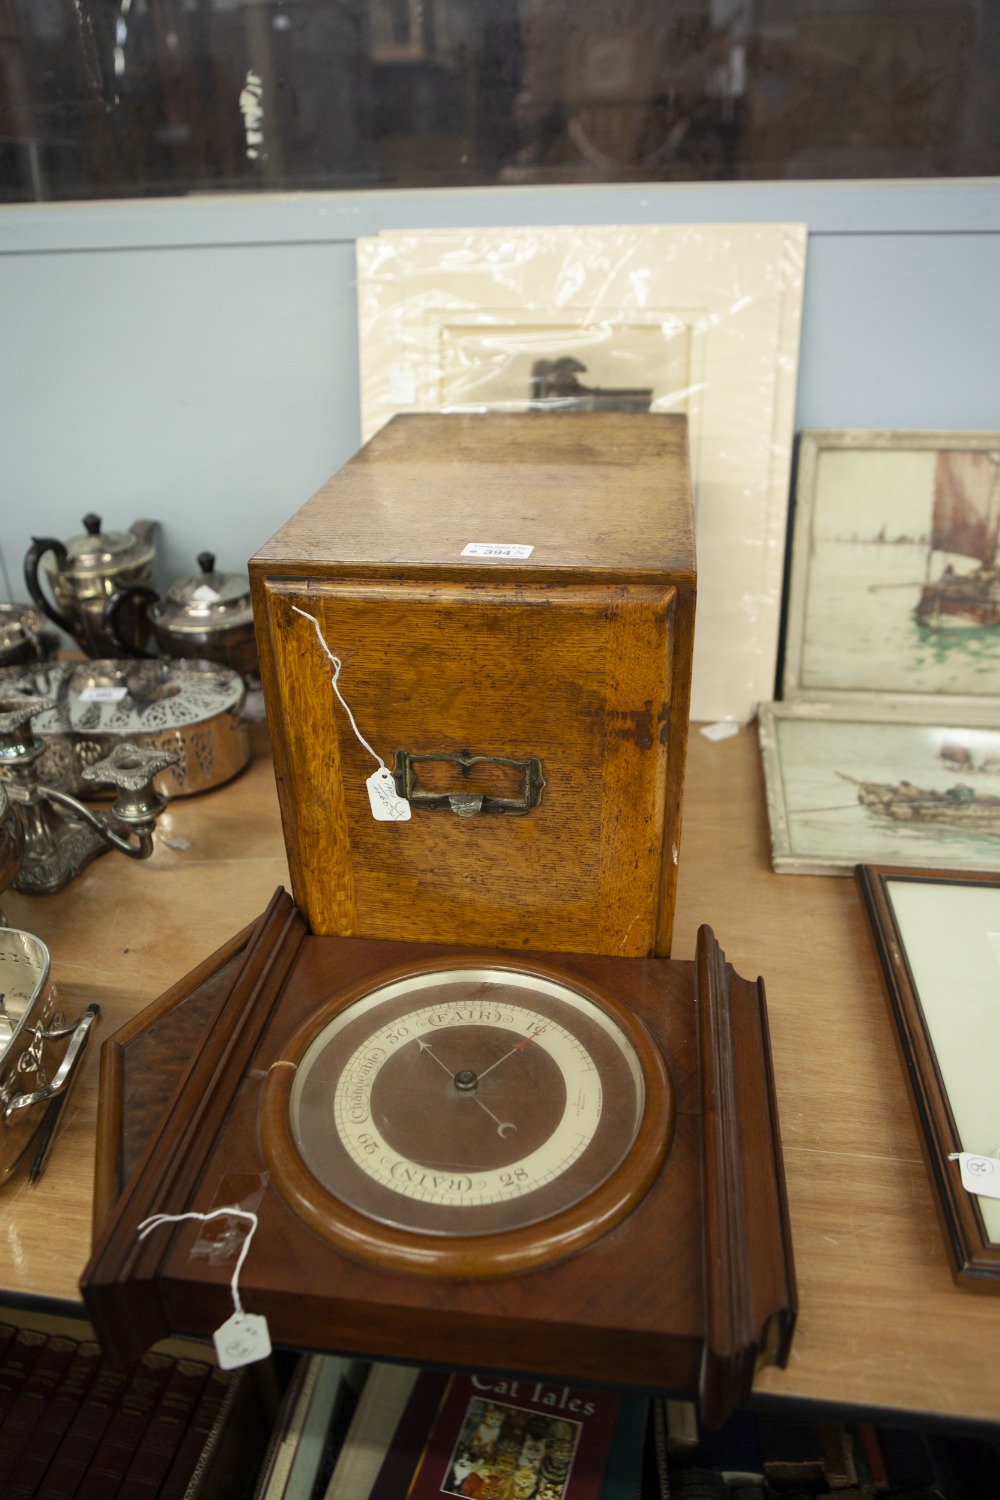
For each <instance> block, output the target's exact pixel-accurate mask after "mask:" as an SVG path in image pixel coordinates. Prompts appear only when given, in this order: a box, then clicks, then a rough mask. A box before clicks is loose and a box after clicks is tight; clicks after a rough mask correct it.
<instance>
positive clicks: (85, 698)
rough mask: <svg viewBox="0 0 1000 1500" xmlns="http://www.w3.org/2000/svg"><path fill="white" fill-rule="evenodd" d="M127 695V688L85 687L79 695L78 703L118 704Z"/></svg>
mask: <svg viewBox="0 0 1000 1500" xmlns="http://www.w3.org/2000/svg"><path fill="white" fill-rule="evenodd" d="M127 693H128V688H127V687H85V688H84V689H83V691H82V692H81V694H80V702H81V703H120V702H121V701H122V699H123V698H124V697H125V696H126V694H127Z"/></svg>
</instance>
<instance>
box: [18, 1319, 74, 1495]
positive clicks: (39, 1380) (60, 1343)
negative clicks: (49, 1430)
mask: <svg viewBox="0 0 1000 1500" xmlns="http://www.w3.org/2000/svg"><path fill="white" fill-rule="evenodd" d="M76 1349H77V1341H76V1339H67V1338H60V1337H58V1336H56V1335H53V1336H52V1337H51V1338H48V1339H46V1341H45V1343H44V1344H43V1345H42V1347H41V1348H40V1349H39V1351H38V1356H37V1358H36V1359H35V1361H34V1364H33V1365H32V1367H31V1370H30V1372H29V1374H28V1376H27V1378H26V1379H25V1381H24V1384H23V1385H22V1387H21V1390H20V1392H19V1393H18V1396H17V1398H16V1400H15V1401H14V1404H13V1406H12V1407H11V1408H10V1410H9V1411H8V1413H7V1415H6V1417H5V1418H4V1421H3V1426H2V1427H0V1495H2V1494H4V1493H5V1489H4V1486H5V1484H6V1481H7V1480H8V1479H9V1478H10V1475H11V1474H12V1472H13V1470H14V1466H15V1464H16V1463H17V1461H18V1459H19V1458H20V1456H21V1454H22V1453H23V1451H24V1449H25V1447H26V1446H27V1443H28V1440H29V1439H30V1437H31V1435H32V1433H33V1432H34V1429H35V1427H36V1425H37V1423H38V1420H39V1418H40V1417H41V1414H42V1411H43V1410H44V1408H45V1406H46V1404H47V1403H48V1402H49V1401H50V1400H51V1399H52V1396H53V1394H54V1393H55V1391H56V1388H57V1387H58V1385H59V1382H60V1381H61V1380H62V1377H63V1376H64V1375H65V1373H66V1371H67V1369H68V1368H69V1364H70V1361H71V1360H72V1358H73V1355H74V1354H75V1353H76Z"/></svg>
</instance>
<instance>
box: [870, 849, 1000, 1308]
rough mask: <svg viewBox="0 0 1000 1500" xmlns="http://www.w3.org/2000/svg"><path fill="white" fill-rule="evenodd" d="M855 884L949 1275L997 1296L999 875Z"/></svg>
mask: <svg viewBox="0 0 1000 1500" xmlns="http://www.w3.org/2000/svg"><path fill="white" fill-rule="evenodd" d="M857 878H858V884H859V887H860V890H861V894H862V898H863V900H864V903H865V907H866V910H867V913H868V919H869V921H870V923H871V927H872V933H873V936H874V939H875V948H876V952H877V954H878V957H879V961H880V962H881V965H882V972H883V976H884V978H885V983H886V991H887V994H888V998H889V1006H890V1010H891V1013H892V1019H893V1022H894V1024H895V1028H896V1038H897V1042H898V1045H899V1051H900V1055H901V1058H902V1061H903V1068H904V1075H905V1079H906V1084H907V1088H908V1090H909V1094H910V1102H911V1104H912V1107H913V1113H914V1118H915V1120H916V1123H917V1129H918V1131H919V1133H920V1141H921V1148H922V1151H923V1154H924V1159H925V1161H926V1164H927V1169H928V1173H929V1175H930V1179H931V1186H932V1189H933V1191H934V1195H935V1198H936V1200H937V1207H938V1213H939V1218H940V1220H941V1225H942V1229H943V1231H944V1238H945V1244H946V1246H947V1250H948V1256H949V1260H950V1262H951V1268H952V1274H953V1275H954V1277H955V1280H956V1281H957V1283H958V1284H959V1285H960V1286H964V1287H969V1288H972V1289H974V1290H977V1291H992V1292H1000V1115H998V1113H997V1076H998V1074H1000V1005H998V1003H997V995H998V988H1000V876H998V875H988V874H985V873H979V874H973V873H963V872H960V871H954V870H952V871H942V872H934V871H927V870H923V871H915V870H904V869H898V868H894V867H891V866H890V867H886V866H873V865H861V866H859V868H858V872H857Z"/></svg>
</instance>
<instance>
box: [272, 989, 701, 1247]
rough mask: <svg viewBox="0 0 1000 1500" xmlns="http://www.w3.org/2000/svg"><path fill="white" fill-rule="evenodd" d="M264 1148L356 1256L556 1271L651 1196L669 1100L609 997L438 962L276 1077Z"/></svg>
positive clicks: (638, 1034)
mask: <svg viewBox="0 0 1000 1500" xmlns="http://www.w3.org/2000/svg"><path fill="white" fill-rule="evenodd" d="M262 1118H263V1126H262V1128H263V1138H264V1147H265V1154H266V1155H267V1157H268V1161H269V1165H270V1166H271V1170H272V1172H273V1174H274V1177H275V1181H276V1184H277V1186H278V1188H279V1190H280V1191H281V1192H282V1193H283V1195H284V1196H285V1197H286V1199H288V1201H289V1202H290V1203H291V1205H292V1207H293V1208H294V1209H295V1210H296V1212H298V1213H300V1214H301V1215H302V1216H303V1217H305V1218H306V1219H307V1220H308V1222H309V1223H310V1224H311V1225H312V1227H313V1228H314V1229H316V1230H317V1231H318V1232H319V1233H320V1234H322V1235H323V1236H324V1237H325V1238H327V1239H329V1240H331V1241H332V1242H333V1243H334V1244H336V1245H338V1246H339V1247H340V1248H342V1249H345V1250H347V1251H348V1252H349V1253H353V1254H355V1255H360V1256H362V1258H365V1259H374V1260H376V1261H377V1262H378V1263H380V1264H385V1265H394V1266H399V1267H401V1268H406V1269H411V1270H426V1271H429V1272H433V1273H435V1274H446V1275H447V1274H452V1275H462V1276H465V1275H492V1274H500V1273H501V1272H504V1271H508V1270H515V1269H523V1268H525V1267H527V1266H530V1265H534V1264H542V1263H544V1262H545V1261H546V1260H549V1259H557V1258H559V1257H561V1256H563V1255H566V1254H569V1253H570V1252H571V1251H572V1250H574V1249H577V1248H579V1247H580V1245H582V1244H586V1243H589V1242H590V1241H591V1240H593V1239H595V1238H596V1237H597V1236H598V1235H600V1234H602V1233H604V1232H605V1231H606V1230H607V1229H608V1228H610V1227H611V1225H612V1224H613V1223H617V1222H618V1221H619V1219H621V1218H622V1217H624V1215H625V1214H626V1213H628V1212H629V1211H630V1210H631V1209H632V1208H633V1207H634V1206H635V1204H636V1203H637V1202H638V1201H639V1199H640V1198H641V1197H642V1195H643V1193H644V1192H645V1191H646V1189H647V1188H648V1186H649V1184H650V1182H651V1181H652V1179H653V1177H655V1175H656V1173H657V1171H658V1170H659V1167H660V1165H661V1163H662V1160H663V1157H664V1155H665V1153H666V1150H667V1147H668V1145H669V1139H670V1131H671V1127H672V1120H673V1096H672V1090H671V1086H670V1081H669V1075H668V1074H667V1071H666V1068H665V1066H664V1064H663V1060H662V1058H661V1055H660V1053H659V1050H658V1049H657V1048H656V1046H655V1044H654V1043H653V1042H652V1040H651V1038H650V1037H649V1035H648V1033H647V1032H646V1030H645V1028H644V1027H642V1026H641V1024H640V1023H639V1022H638V1021H637V1020H636V1019H635V1018H634V1017H633V1016H632V1015H631V1014H630V1013H629V1012H627V1011H626V1010H624V1009H623V1008H622V1007H620V1006H618V1005H617V1003H616V1002H615V1001H614V1000H613V999H612V998H611V997H610V996H607V995H602V994H599V993H598V992H597V991H596V990H594V989H592V988H590V987H589V986H588V987H586V988H584V987H582V986H580V987H578V986H577V985H576V984H575V983H573V982H570V981H568V980H567V978H566V977H565V976H560V977H555V976H554V975H552V974H546V973H543V972H540V971H538V970H537V969H519V968H515V967H505V966H502V965H499V964H498V965H497V966H496V967H486V966H479V965H476V966H474V967H462V966H458V967H455V968H444V967H440V966H438V967H435V968H431V969H428V970H426V971H423V972H416V973H415V972H413V971H410V972H408V973H407V974H405V975H401V976H397V977H394V978H391V979H388V980H386V982H383V983H381V984H379V985H377V986H376V987H374V988H371V989H369V990H368V991H367V992H366V993H364V994H361V995H358V994H357V993H352V994H350V995H348V996H345V997H340V998H338V999H334V1000H332V1001H331V1002H330V1004H329V1005H327V1006H326V1007H324V1009H323V1010H322V1011H321V1012H320V1013H319V1014H318V1015H317V1016H314V1017H313V1019H312V1021H311V1022H310V1023H309V1024H308V1025H307V1026H306V1027H305V1028H303V1030H301V1031H300V1032H299V1033H298V1035H297V1036H296V1037H295V1038H293V1040H292V1042H291V1044H290V1045H289V1047H288V1048H287V1049H286V1052H285V1055H284V1056H283V1057H282V1058H281V1059H280V1060H279V1061H278V1062H277V1063H275V1064H274V1066H273V1067H272V1069H271V1073H270V1076H269V1080H268V1087H267V1090H266V1093H265V1104H264V1113H263V1117H262Z"/></svg>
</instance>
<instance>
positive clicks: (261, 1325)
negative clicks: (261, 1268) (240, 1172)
mask: <svg viewBox="0 0 1000 1500" xmlns="http://www.w3.org/2000/svg"><path fill="white" fill-rule="evenodd" d="M223 1218H227V1219H245V1220H246V1221H247V1222H248V1223H249V1226H250V1227H249V1229H248V1230H247V1235H246V1239H245V1240H244V1241H243V1244H242V1246H241V1247H240V1253H239V1255H238V1256H237V1257H236V1265H235V1266H234V1267H233V1274H232V1276H231V1277H230V1281H229V1286H230V1290H231V1291H232V1294H233V1311H232V1313H231V1314H230V1316H229V1317H228V1318H227V1319H226V1321H225V1322H224V1323H222V1324H220V1325H219V1327H218V1328H217V1329H216V1330H215V1332H214V1333H213V1334H212V1342H213V1343H214V1344H215V1352H216V1355H217V1356H218V1360H219V1367H220V1369H223V1370H238V1369H239V1367H240V1366H241V1365H252V1364H254V1363H255V1361H256V1360H258V1359H266V1358H267V1356H268V1355H269V1354H270V1352H271V1335H270V1332H269V1331H268V1326H267V1319H266V1318H265V1317H264V1316H263V1314H262V1313H248V1312H245V1311H244V1308H243V1303H242V1302H241V1301H240V1293H239V1280H240V1272H241V1271H242V1269H243V1262H244V1261H245V1260H246V1258H247V1251H248V1250H249V1249H250V1241H251V1240H252V1239H253V1237H254V1234H255V1232H256V1229H257V1215H256V1214H255V1213H253V1212H251V1210H250V1209H248V1208H235V1207H229V1208H214V1209H213V1210H212V1212H211V1213H207V1214H200V1213H195V1212H194V1211H193V1210H192V1211H191V1212H190V1213H186V1214H153V1215H152V1216H151V1217H150V1218H148V1219H143V1221H142V1223H141V1224H140V1225H139V1238H140V1239H141V1240H144V1239H145V1238H146V1236H147V1234H150V1233H151V1232H152V1231H153V1230H154V1229H159V1227H160V1225H161V1224H180V1223H182V1222H183V1220H185V1219H198V1220H200V1222H201V1223H204V1224H207V1223H208V1222H209V1220H211V1219H223Z"/></svg>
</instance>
